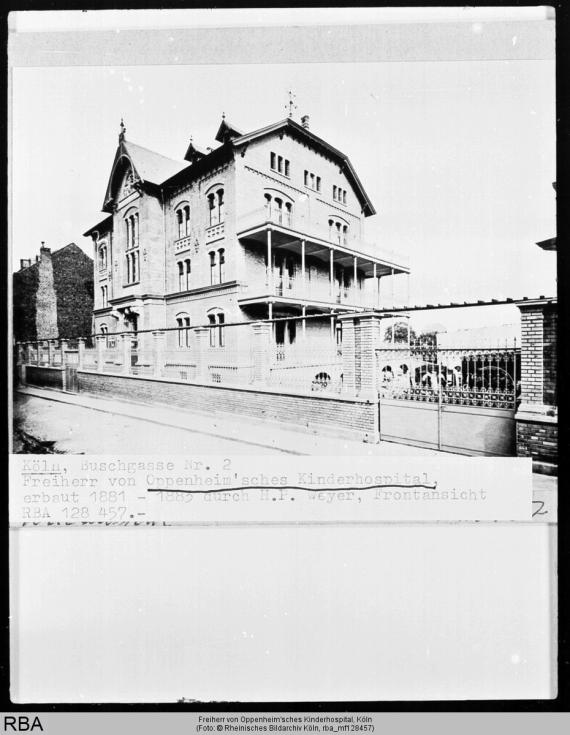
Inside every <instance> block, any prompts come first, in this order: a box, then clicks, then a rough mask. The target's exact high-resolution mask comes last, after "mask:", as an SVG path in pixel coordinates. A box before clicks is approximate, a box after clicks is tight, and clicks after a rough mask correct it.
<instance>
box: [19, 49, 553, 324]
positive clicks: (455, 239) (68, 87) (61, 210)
mask: <svg viewBox="0 0 570 735" xmlns="http://www.w3.org/2000/svg"><path fill="white" fill-rule="evenodd" d="M554 85H555V80H554V62H552V61H513V60H511V61H461V62H448V61H446V62H422V63H411V62H390V63H343V64H341V63H339V64H318V63H311V64H295V63H291V64H275V65H268V64H265V65H262V64H259V65H255V64H248V65H200V66H198V65H194V66H136V67H135V66H133V67H104V66H101V67H92V66H90V67H56V68H41V69H39V68H17V69H15V70H14V75H13V80H12V108H11V110H12V146H13V147H12V157H11V175H12V194H13V196H12V211H11V215H12V216H11V226H12V229H11V233H12V256H13V264H14V268H17V267H18V264H19V259H20V258H27V257H31V258H33V257H34V256H35V254H36V253H37V252H38V249H39V246H40V243H41V241H45V242H46V244H47V245H48V246H49V247H51V248H52V250H55V249H57V248H59V247H62V246H63V245H65V244H67V243H69V242H75V243H77V244H78V245H80V246H81V247H83V248H84V249H85V250H86V252H88V253H89V254H90V255H91V254H92V253H91V248H90V241H88V240H87V238H84V237H83V236H82V233H83V232H85V231H86V230H87V229H88V228H89V227H90V226H92V225H93V224H95V223H96V222H98V221H99V220H100V219H102V218H103V216H104V215H103V214H102V213H101V211H100V208H101V205H102V201H103V196H104V193H105V188H106V184H107V180H108V177H109V173H110V169H111V165H112V162H113V157H114V154H115V150H116V146H117V135H118V132H119V123H120V120H121V118H124V121H125V124H126V128H127V139H129V140H132V141H133V142H136V143H138V144H140V145H143V146H146V147H148V148H151V149H153V150H156V151H158V152H160V153H162V154H164V155H167V156H170V157H172V158H177V159H182V158H183V155H184V152H185V150H186V147H187V145H188V142H189V139H190V136H193V139H194V142H195V143H196V144H198V145H199V146H201V147H202V148H206V147H207V146H212V147H215V146H216V145H218V144H217V143H216V142H215V141H214V136H215V133H216V130H217V128H218V126H219V123H220V120H221V116H222V113H223V112H225V114H226V116H227V118H228V119H229V120H230V121H231V122H232V123H233V124H234V125H236V126H237V127H238V128H240V129H241V130H243V131H250V130H255V129H257V128H259V127H262V126H264V125H265V124H268V123H271V122H274V121H277V120H280V119H283V118H284V117H285V116H286V114H287V112H286V102H287V92H288V90H289V89H291V90H293V91H294V93H295V95H296V97H295V101H296V104H297V108H296V109H295V111H294V116H295V118H296V119H297V120H300V117H301V115H304V114H309V115H310V120H311V123H310V124H311V130H312V131H313V132H314V133H316V134H317V135H319V136H320V137H322V138H324V139H325V140H327V141H328V142H330V143H331V144H332V145H333V146H335V147H336V148H339V149H340V150H342V151H343V152H345V153H346V154H347V155H348V156H349V158H350V159H351V161H352V163H353V165H354V167H355V169H356V171H357V173H358V175H359V177H360V179H361V181H362V183H363V185H364V188H365V189H366V191H367V193H368V195H369V196H370V198H371V200H372V202H373V203H374V206H375V208H376V210H377V214H376V215H375V216H373V217H370V218H368V219H367V220H366V234H365V239H366V240H367V241H368V242H370V243H374V242H376V243H378V244H379V245H381V246H382V247H386V248H390V249H393V250H397V251H400V252H402V253H404V254H407V255H408V256H409V258H410V266H411V271H412V273H411V276H410V301H411V302H412V303H426V302H427V303H434V302H446V301H458V300H459V301H466V300H472V299H487V298H501V297H505V296H510V297H520V296H523V295H527V296H537V295H540V294H546V295H553V294H554V293H555V289H556V286H555V255H554V254H553V253H548V252H544V251H542V250H541V249H540V248H538V247H537V246H536V245H535V243H536V242H537V241H539V240H543V239H546V238H549V237H552V236H554V235H555V234H556V219H555V207H556V199H555V192H554V190H553V188H552V182H554V181H555V180H556V159H555V114H556V112H555V87H554ZM506 313H507V312H505V314H506ZM509 313H511V314H514V312H513V311H512V310H511V312H509ZM514 316H515V318H516V315H514ZM422 318H423V317H422ZM465 318H466V319H467V320H468V321H469V319H470V317H467V316H466V317H465ZM501 318H502V317H501ZM425 319H427V320H428V321H430V322H433V321H434V320H435V321H436V322H440V321H441V319H440V318H439V316H438V317H437V318H435V317H434V315H433V314H432V315H431V316H427V315H426V316H425ZM425 319H424V321H425ZM445 319H447V320H449V319H450V315H449V313H448V314H446V315H445ZM452 321H453V320H452ZM455 321H456V326H460V325H462V324H463V320H462V318H459V319H456V320H455ZM507 321H510V317H508V318H507Z"/></svg>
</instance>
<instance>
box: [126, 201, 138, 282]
mask: <svg viewBox="0 0 570 735" xmlns="http://www.w3.org/2000/svg"><path fill="white" fill-rule="evenodd" d="M125 226H126V229H127V247H126V250H127V252H126V255H125V258H126V276H127V284H130V283H137V282H138V281H139V280H140V259H139V213H138V212H133V213H131V214H129V215H127V217H125Z"/></svg>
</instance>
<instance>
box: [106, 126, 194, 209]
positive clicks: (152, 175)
mask: <svg viewBox="0 0 570 735" xmlns="http://www.w3.org/2000/svg"><path fill="white" fill-rule="evenodd" d="M129 165H130V166H132V168H133V170H134V173H135V176H136V177H137V178H138V179H139V181H140V182H141V183H142V184H143V185H144V184H151V185H154V186H159V185H160V184H162V182H163V181H166V179H169V178H171V177H172V176H174V175H175V174H177V173H179V172H180V171H182V170H183V169H185V168H186V167H187V166H188V165H189V164H188V162H187V161H175V160H174V159H173V158H168V157H167V156H163V155H161V154H160V153H155V152H154V151H151V150H149V149H148V148H143V146H141V145H137V144H136V143H131V142H130V141H127V140H126V139H122V140H121V141H120V142H119V145H118V147H117V151H116V153H115V160H114V161H113V167H112V169H111V175H110V177H109V182H108V184H107V191H106V192H105V201H104V202H103V207H102V209H103V211H104V212H109V211H111V205H112V203H113V201H114V198H115V196H116V194H117V190H118V187H119V184H120V180H121V179H122V176H123V174H124V171H125V170H126V168H127V166H129Z"/></svg>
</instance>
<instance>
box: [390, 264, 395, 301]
mask: <svg viewBox="0 0 570 735" xmlns="http://www.w3.org/2000/svg"><path fill="white" fill-rule="evenodd" d="M390 289H391V292H390V305H391V307H392V309H393V308H394V269H393V268H390Z"/></svg>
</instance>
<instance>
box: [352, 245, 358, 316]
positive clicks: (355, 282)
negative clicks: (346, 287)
mask: <svg viewBox="0 0 570 735" xmlns="http://www.w3.org/2000/svg"><path fill="white" fill-rule="evenodd" d="M357 265H358V258H357V257H356V255H353V256H352V271H353V273H352V278H353V281H352V287H353V291H354V303H355V304H358V270H357Z"/></svg>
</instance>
